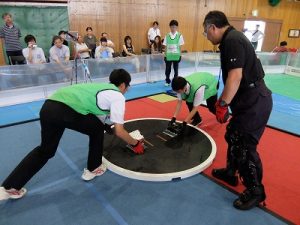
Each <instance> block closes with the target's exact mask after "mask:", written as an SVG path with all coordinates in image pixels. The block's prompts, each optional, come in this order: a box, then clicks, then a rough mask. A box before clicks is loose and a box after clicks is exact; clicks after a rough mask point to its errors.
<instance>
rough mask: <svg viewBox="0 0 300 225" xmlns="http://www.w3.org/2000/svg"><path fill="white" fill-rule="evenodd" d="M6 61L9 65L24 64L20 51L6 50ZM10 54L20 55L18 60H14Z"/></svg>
mask: <svg viewBox="0 0 300 225" xmlns="http://www.w3.org/2000/svg"><path fill="white" fill-rule="evenodd" d="M6 55H7V57H8V62H9V64H10V65H16V64H26V62H25V58H24V56H23V53H22V51H21V50H20V51H6ZM11 56H20V60H15V59H13V57H11Z"/></svg>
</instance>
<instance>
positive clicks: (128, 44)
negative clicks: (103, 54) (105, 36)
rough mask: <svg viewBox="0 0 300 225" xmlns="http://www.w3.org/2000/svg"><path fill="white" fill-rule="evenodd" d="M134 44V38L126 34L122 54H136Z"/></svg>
mask: <svg viewBox="0 0 300 225" xmlns="http://www.w3.org/2000/svg"><path fill="white" fill-rule="evenodd" d="M135 55H136V54H135V51H134V46H133V45H132V39H131V37H130V36H126V37H125V38H124V45H123V51H122V56H124V57H126V56H135Z"/></svg>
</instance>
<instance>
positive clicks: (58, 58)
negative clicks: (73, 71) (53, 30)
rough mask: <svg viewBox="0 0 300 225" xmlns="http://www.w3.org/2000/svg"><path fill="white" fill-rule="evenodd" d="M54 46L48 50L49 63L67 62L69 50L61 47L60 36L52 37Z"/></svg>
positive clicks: (63, 46)
mask: <svg viewBox="0 0 300 225" xmlns="http://www.w3.org/2000/svg"><path fill="white" fill-rule="evenodd" d="M52 41H53V43H54V45H53V46H52V47H51V48H50V50H49V55H50V62H55V63H59V64H60V63H62V62H68V61H69V59H70V49H69V48H68V47H67V46H65V45H63V42H62V39H61V37H60V36H54V37H53V40H52Z"/></svg>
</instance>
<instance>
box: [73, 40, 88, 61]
mask: <svg viewBox="0 0 300 225" xmlns="http://www.w3.org/2000/svg"><path fill="white" fill-rule="evenodd" d="M75 48H76V53H77V55H78V56H79V57H80V58H81V59H88V58H90V52H91V49H89V48H88V46H87V45H86V43H84V42H83V38H82V36H81V35H78V38H77V43H76V46H75Z"/></svg>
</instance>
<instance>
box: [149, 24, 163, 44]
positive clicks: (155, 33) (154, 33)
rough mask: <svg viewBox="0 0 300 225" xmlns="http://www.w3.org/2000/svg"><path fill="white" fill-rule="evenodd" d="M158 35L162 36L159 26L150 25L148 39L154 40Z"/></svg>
mask: <svg viewBox="0 0 300 225" xmlns="http://www.w3.org/2000/svg"><path fill="white" fill-rule="evenodd" d="M156 36H160V30H159V28H156V29H154V28H153V27H150V28H149V30H148V40H149V41H154V39H155V37H156Z"/></svg>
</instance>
